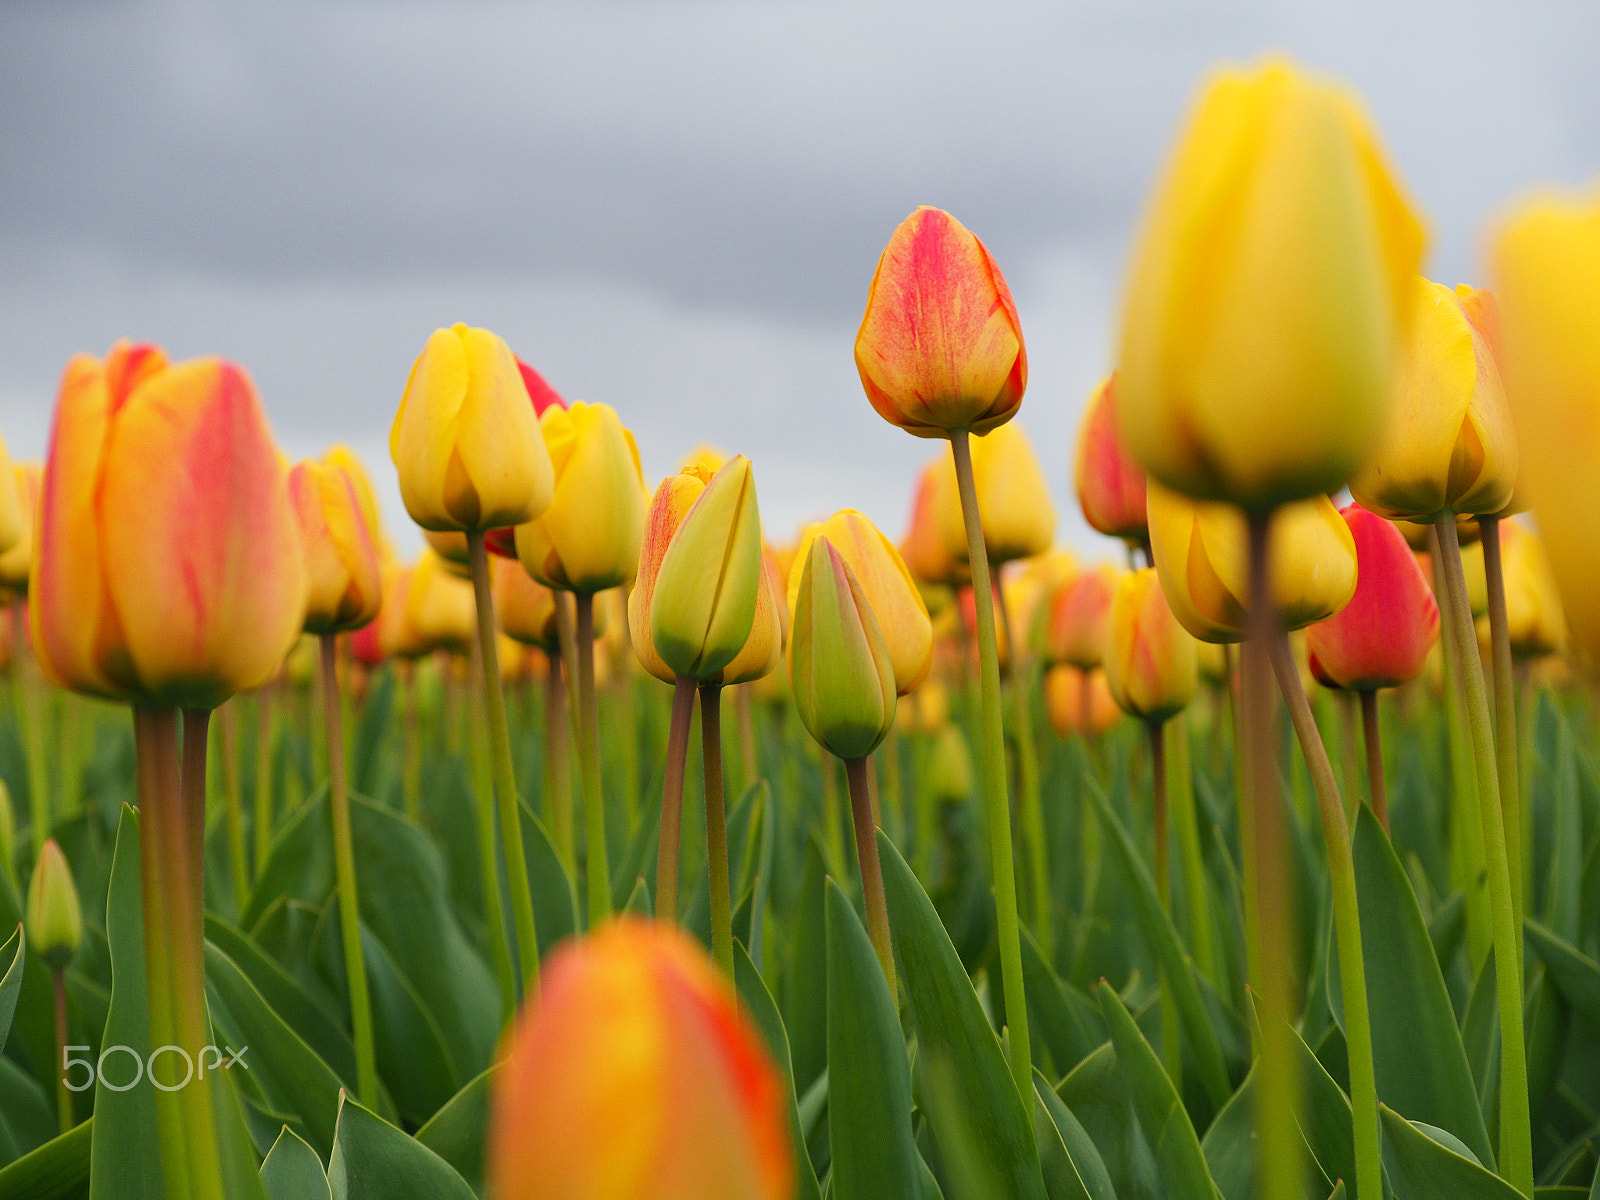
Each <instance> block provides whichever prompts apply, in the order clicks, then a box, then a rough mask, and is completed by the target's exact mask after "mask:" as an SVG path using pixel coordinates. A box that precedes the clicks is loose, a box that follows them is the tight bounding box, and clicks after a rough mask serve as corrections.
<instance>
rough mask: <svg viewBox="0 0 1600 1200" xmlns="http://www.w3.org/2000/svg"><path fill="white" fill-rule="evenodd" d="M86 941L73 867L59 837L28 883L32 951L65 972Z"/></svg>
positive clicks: (45, 851) (50, 844)
mask: <svg viewBox="0 0 1600 1200" xmlns="http://www.w3.org/2000/svg"><path fill="white" fill-rule="evenodd" d="M82 940H83V913H82V911H81V910H80V909H79V907H78V888H77V885H76V884H74V883H73V882H72V868H71V867H69V866H67V860H66V857H65V856H64V855H63V854H62V853H61V847H60V846H58V845H56V840H55V838H51V839H50V840H49V841H47V842H45V844H44V849H43V850H41V851H40V852H39V862H38V865H37V866H35V867H34V868H33V881H32V882H31V883H29V884H28V949H30V950H32V951H33V952H34V953H35V954H37V955H39V957H40V958H42V959H44V960H45V962H47V963H49V964H50V967H51V969H52V970H55V971H64V970H66V967H67V964H68V963H69V962H71V961H72V956H73V955H74V954H76V953H77V952H78V943H79V942H80V941H82Z"/></svg>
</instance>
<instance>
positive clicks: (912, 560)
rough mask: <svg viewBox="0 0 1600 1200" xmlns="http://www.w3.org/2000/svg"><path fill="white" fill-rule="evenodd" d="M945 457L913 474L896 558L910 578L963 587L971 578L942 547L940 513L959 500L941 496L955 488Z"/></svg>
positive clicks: (965, 567)
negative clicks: (906, 525)
mask: <svg viewBox="0 0 1600 1200" xmlns="http://www.w3.org/2000/svg"><path fill="white" fill-rule="evenodd" d="M948 459H949V456H948V455H943V454H942V455H940V456H939V457H938V458H935V459H934V460H933V461H931V462H929V463H927V464H926V465H924V466H923V468H922V470H921V471H920V472H918V474H917V490H916V494H915V495H914V496H913V497H912V500H911V524H910V527H909V528H908V529H907V530H906V535H905V537H904V538H903V539H901V542H900V557H901V558H902V559H904V561H905V564H906V569H907V570H909V571H910V572H911V574H912V577H913V578H915V579H917V580H919V581H921V582H922V583H929V584H951V583H966V582H968V581H970V580H971V578H972V569H971V567H970V566H969V565H968V564H967V562H966V561H965V560H964V559H962V560H958V559H957V558H956V556H955V555H953V554H951V553H950V550H949V548H948V547H946V545H945V543H944V528H943V515H942V514H943V512H944V509H945V507H946V505H948V504H955V505H958V506H959V505H960V503H961V501H960V498H959V497H956V498H948V499H947V498H946V496H945V495H944V492H945V490H946V489H948V488H953V487H955V485H956V474H955V472H954V471H952V470H951V469H950V464H949V462H948Z"/></svg>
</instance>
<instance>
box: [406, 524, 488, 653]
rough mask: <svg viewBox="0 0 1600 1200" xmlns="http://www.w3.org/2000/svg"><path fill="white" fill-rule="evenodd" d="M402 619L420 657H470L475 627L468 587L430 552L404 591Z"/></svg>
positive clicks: (475, 618)
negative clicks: (441, 654)
mask: <svg viewBox="0 0 1600 1200" xmlns="http://www.w3.org/2000/svg"><path fill="white" fill-rule="evenodd" d="M404 619H405V625H406V628H407V630H408V631H409V634H410V641H411V643H412V644H413V645H416V646H420V647H421V648H422V650H421V652H422V653H424V654H426V653H428V652H429V651H431V650H451V651H454V652H455V653H457V654H467V653H470V651H471V648H472V639H473V636H474V634H475V632H476V630H477V627H478V625H477V614H476V613H475V611H474V608H473V603H472V585H471V584H470V583H468V582H467V581H466V580H465V579H463V578H461V576H459V575H457V574H455V573H454V572H452V571H449V570H447V569H446V568H445V566H444V563H443V562H442V561H441V560H440V558H439V556H438V555H437V554H435V553H434V552H433V551H432V550H424V551H423V552H422V554H421V556H420V557H419V558H418V559H417V564H416V566H414V567H413V568H412V569H411V579H410V582H409V584H408V585H407V586H406V588H405V617H404Z"/></svg>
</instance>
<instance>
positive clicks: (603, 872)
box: [577, 592, 611, 929]
mask: <svg viewBox="0 0 1600 1200" xmlns="http://www.w3.org/2000/svg"><path fill="white" fill-rule="evenodd" d="M577 600H578V768H579V770H580V771H581V772H582V773H583V833H584V843H585V857H586V858H587V860H588V861H587V865H586V868H585V872H586V874H587V875H588V878H589V928H590V929H593V928H594V927H595V926H597V925H598V924H600V922H602V921H605V920H609V919H610V917H611V868H610V864H609V862H608V859H607V855H606V795H605V789H604V787H603V786H602V785H601V781H600V711H599V706H598V701H597V699H596V698H595V692H594V593H593V592H579V593H578V596H577Z"/></svg>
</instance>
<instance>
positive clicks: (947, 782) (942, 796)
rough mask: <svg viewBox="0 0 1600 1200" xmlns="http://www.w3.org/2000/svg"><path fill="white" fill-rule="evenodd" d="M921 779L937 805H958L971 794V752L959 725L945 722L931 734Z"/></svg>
mask: <svg viewBox="0 0 1600 1200" xmlns="http://www.w3.org/2000/svg"><path fill="white" fill-rule="evenodd" d="M922 778H923V780H924V783H925V786H926V787H927V789H928V792H929V795H930V797H931V798H932V800H933V801H934V802H935V803H937V804H961V803H963V802H965V801H966V800H967V798H968V797H970V796H971V795H972V751H970V750H968V749H967V739H966V737H965V736H964V735H963V734H962V732H961V728H960V726H958V725H955V724H952V723H946V724H945V725H944V726H943V728H941V729H940V730H939V731H938V732H937V733H936V734H935V735H934V739H933V746H932V748H931V750H930V751H929V753H928V760H927V765H926V766H925V767H924V768H923V772H922Z"/></svg>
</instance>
